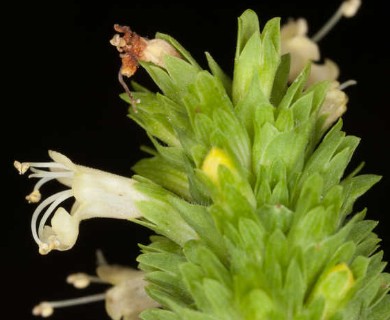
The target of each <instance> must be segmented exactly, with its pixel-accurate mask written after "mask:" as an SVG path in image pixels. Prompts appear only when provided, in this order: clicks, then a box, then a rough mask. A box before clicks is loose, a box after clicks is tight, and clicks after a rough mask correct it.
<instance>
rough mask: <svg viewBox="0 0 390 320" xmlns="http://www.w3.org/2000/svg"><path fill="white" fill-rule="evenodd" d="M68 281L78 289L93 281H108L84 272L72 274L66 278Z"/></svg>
mask: <svg viewBox="0 0 390 320" xmlns="http://www.w3.org/2000/svg"><path fill="white" fill-rule="evenodd" d="M66 282H67V283H69V284H71V285H73V286H74V287H75V288H77V289H84V288H86V287H88V286H89V285H90V284H91V283H104V284H105V283H107V282H105V281H103V280H101V279H100V278H98V277H95V276H90V275H89V274H86V273H82V272H79V273H73V274H70V275H69V276H68V277H67V278H66Z"/></svg>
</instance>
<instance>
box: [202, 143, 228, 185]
mask: <svg viewBox="0 0 390 320" xmlns="http://www.w3.org/2000/svg"><path fill="white" fill-rule="evenodd" d="M220 165H222V166H225V167H227V168H229V169H233V168H234V166H233V163H232V160H231V159H230V158H229V156H228V155H227V154H226V153H225V151H223V150H222V149H220V148H217V147H213V148H212V149H211V150H210V152H209V153H208V155H207V156H206V158H205V159H204V161H203V164H202V171H203V172H204V173H205V174H206V175H207V176H208V177H209V178H210V179H211V180H212V181H213V182H214V183H216V184H217V183H218V168H219V166H220Z"/></svg>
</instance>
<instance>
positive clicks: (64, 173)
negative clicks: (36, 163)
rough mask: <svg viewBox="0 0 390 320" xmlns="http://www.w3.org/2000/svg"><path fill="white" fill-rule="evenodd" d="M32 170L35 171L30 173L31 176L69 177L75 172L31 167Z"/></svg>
mask: <svg viewBox="0 0 390 320" xmlns="http://www.w3.org/2000/svg"><path fill="white" fill-rule="evenodd" d="M31 171H32V172H34V173H32V174H30V175H29V176H28V177H29V178H53V179H57V178H69V177H72V176H73V172H71V171H58V172H57V171H44V170H37V169H34V168H31Z"/></svg>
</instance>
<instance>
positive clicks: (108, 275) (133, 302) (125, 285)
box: [96, 265, 158, 320]
mask: <svg viewBox="0 0 390 320" xmlns="http://www.w3.org/2000/svg"><path fill="white" fill-rule="evenodd" d="M96 272H97V274H98V276H99V278H100V279H102V280H103V281H106V282H108V283H111V284H113V285H114V286H113V287H112V288H111V289H109V290H108V291H107V293H106V310H107V313H108V315H109V316H110V317H111V319H113V320H121V319H123V320H136V319H139V317H138V315H139V314H140V313H141V312H142V311H144V310H146V309H149V308H154V307H158V303H157V302H156V301H154V300H152V299H151V298H150V297H149V296H148V295H147V294H146V292H145V286H146V281H145V280H144V273H143V272H142V271H139V270H135V269H130V268H126V267H122V266H118V265H104V266H99V267H98V268H97V270H96Z"/></svg>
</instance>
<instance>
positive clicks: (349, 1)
mask: <svg viewBox="0 0 390 320" xmlns="http://www.w3.org/2000/svg"><path fill="white" fill-rule="evenodd" d="M360 5H361V0H345V1H344V2H343V3H342V4H341V5H340V7H339V8H338V9H337V11H336V12H335V13H334V14H333V16H331V17H330V19H329V20H328V21H327V22H326V23H325V24H324V25H323V27H322V28H321V29H320V30H319V31H318V32H317V33H316V34H315V35H314V36H313V37H312V40H313V41H314V42H319V41H320V40H321V39H323V38H324V37H325V36H326V35H327V34H328V33H329V31H330V30H332V29H333V28H334V26H335V25H336V24H337V23H338V22H339V21H340V19H341V18H342V17H346V18H351V17H353V16H354V15H355V14H356V12H357V11H358V9H359V7H360Z"/></svg>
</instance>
